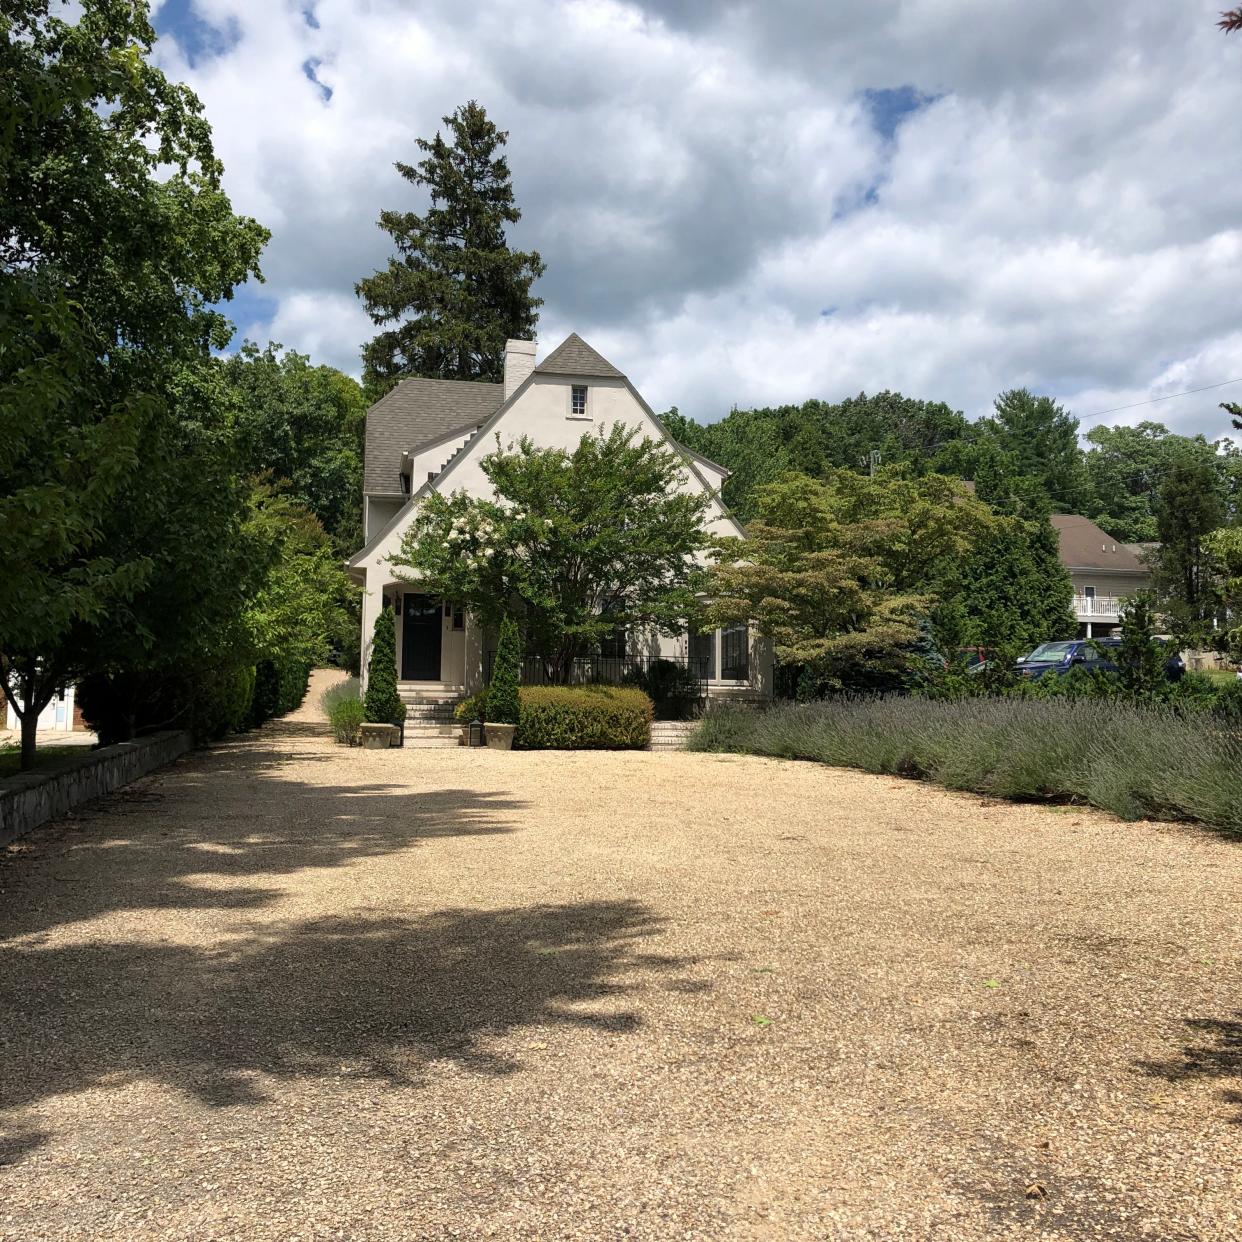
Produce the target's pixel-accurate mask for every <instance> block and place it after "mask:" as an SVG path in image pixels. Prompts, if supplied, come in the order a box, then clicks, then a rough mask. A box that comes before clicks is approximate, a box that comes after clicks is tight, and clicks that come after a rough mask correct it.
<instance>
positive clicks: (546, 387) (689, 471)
mask: <svg viewBox="0 0 1242 1242" xmlns="http://www.w3.org/2000/svg"><path fill="white" fill-rule="evenodd" d="M617 423H620V424H622V425H624V426H625V427H627V428H636V429H637V430H638V432H639V434H640V435H642V436H645V437H648V438H650V439H652V440H655V441H657V442H662V443H664V444H666V445H667V446H668V447H669V448H671V449H672V450H673V451H675V452H677V453H678V454H679V455H680V456H681V457H682V459H683V460H684V462H685V465H686V469H685V471H684V477H683V483H682V484H681V486H683V487H684V488H686V489H687V490H689V491H691V492H693V493H696V494H701V495H705V496H707V497H709V508H708V513H707V519H706V523H705V526H706V529H707V530H708V532H709V533H711V534H720V535H739V536H740V535H742V534H743V533H744V532H743V531H742V528H741V527H740V526H739V525H738V523H737V522H736V521H735V520H734V519H733V518H732V517H731V516H730V515H729V513H728V512H727V511H726V509H725V508H724V506H723V505H722V504H721V502H720V499H719V496H718V492H719V488H720V485H721V484H722V483H723V482H724V480H725V478H726V477H727V476H728V471H726V470H725V469H724V468H723V467H721V466H718V465H716V464H715V463H713V462H710V461H708V460H706V459H705V458H703V457H700V456H699V455H698V454H696V453H693V452H691V451H690V450H689V449H687V448H685V447H684V446H682V445H680V444H678V443H677V442H676V441H674V440H673V439H672V438H671V437H670V436H669V434H668V432H667V431H666V430H665V429H664V427H663V426H662V425H661V423H660V420H659V419H658V418H657V417H656V415H655V414H654V413H653V412H652V410H651V407H650V406H649V405H648V404H647V403H646V401H644V400H643V398H642V397H641V396H640V395H639V393H638V391H637V390H636V389H635V388H634V386H633V385H632V384H631V383H630V381H629V380H628V379H627V378H626V377H625V376H624V375H623V374H622V373H621V372H620V371H619V370H617V368H616V367H614V366H613V365H612V364H611V363H610V362H608V361H607V360H606V359H604V358H602V357H601V356H600V355H599V354H598V353H596V352H595V350H594V349H592V348H591V347H590V346H589V345H588V344H587V343H586V342H585V341H583V340H582V339H581V338H580V337H579V336H577V335H576V334H575V335H571V336H570V337H568V338H567V339H566V340H565V341H563V342H562V343H561V344H560V345H559V346H558V347H557V348H556V349H554V350H553V351H552V352H551V353H550V354H549V355H548V356H547V357H546V358H544V359H543V361H542V362H538V363H537V362H536V348H535V343H534V342H533V341H509V342H508V343H507V345H506V347H505V365H504V383H503V384H489V383H471V382H462V381H449V380H431V379H407V380H403V381H401V382H400V383H399V384H398V385H397V386H396V387H395V388H394V389H393V390H392V391H391V392H390V393H388V395H387V396H385V397H384V398H383V399H382V400H380V401H378V402H376V404H375V405H374V406H372V407H371V409H370V410H369V411H368V412H367V420H366V445H365V457H364V472H363V493H364V496H363V535H364V539H365V540H366V542H365V545H364V546H363V547H362V549H361V550H360V551H359V552H358V553H357V554H356V555H355V556H353V557H352V558H351V559H350V561H349V562H348V569H349V572H350V575H351V576H352V577H353V578H354V580H355V581H357V582H359V583H360V584H361V585H362V587H363V590H364V595H363V606H362V642H363V665H362V666H363V671H364V674H365V670H366V667H367V659H368V655H369V650H368V649H369V645H370V639H371V635H372V633H373V631H374V628H375V620H376V618H377V617H378V616H379V613H380V610H381V609H383V608H391V609H393V610H394V612H395V614H396V626H397V663H398V680H399V683H400V686H401V690H402V697H403V698H405V699H406V701H407V702H409V703H416V702H420V701H422V702H445V701H448V700H451V699H455V698H460V697H462V696H464V695H466V694H470V693H473V692H474V691H475V690H477V689H480V688H481V687H482V686H483V685H485V684H486V681H487V678H488V677H489V676H490V666H491V654H492V650H493V648H494V646H495V635H494V634H490V633H488V632H486V631H485V630H484V629H483V628H482V627H480V626H478V625H476V624H475V622H474V619H473V618H472V617H471V616H470V614H469V613H467V612H465V611H464V610H463V609H462V608H460V607H459V606H458V605H457V604H456V603H455V602H454V601H453V600H442V599H437V598H434V597H432V596H431V595H429V594H427V593H426V592H424V591H421V590H420V589H419V587H418V584H417V583H416V582H407V581H403V580H402V579H401V577H400V576H398V573H397V571H396V567H395V566H394V565H393V564H392V558H393V556H394V555H395V554H396V553H398V552H399V550H400V547H401V541H402V538H403V537H404V535H405V533H406V531H407V530H408V528H409V526H410V522H411V520H412V518H413V515H414V514H415V513H416V512H417V509H418V506H419V504H420V502H421V501H422V500H423V498H424V497H426V496H428V495H430V494H432V493H436V492H438V493H441V494H444V495H451V494H452V493H454V492H457V491H465V492H466V493H467V494H470V495H475V496H479V497H490V496H491V495H492V494H493V493H492V488H491V484H490V483H489V482H488V480H487V477H486V476H485V475H484V473H483V470H482V466H481V462H482V459H483V458H484V457H486V456H487V454H488V453H489V452H493V451H495V448H496V441H497V437H499V440H500V443H501V445H502V446H505V447H507V446H508V445H510V444H516V442H517V441H518V440H520V439H521V438H522V437H523V436H525V437H528V438H529V439H530V440H531V441H532V442H533V443H534V444H535V445H536V446H539V447H547V448H563V449H573V448H576V447H577V445H578V443H579V442H580V441H581V439H582V437H583V435H585V434H588V433H593V432H595V431H596V430H600V429H602V430H604V431H605V432H606V431H607V430H608V429H609V428H611V427H612V426H613V425H614V424H617ZM657 658H662V659H670V660H673V661H675V662H678V663H681V664H684V665H685V666H686V667H687V668H688V669H691V670H692V671H693V672H694V673H695V675H696V676H698V677H699V678H700V679H701V682H702V686H703V693H704V695H705V696H706V697H709V698H710V697H716V698H722V697H743V698H760V697H767V696H769V695H770V693H771V683H772V658H771V654H770V652H769V650H768V645H767V644H766V643H765V642H763V641H760V640H758V639H757V638H756V637H755V636H753V635H751V634H750V633H749V632H748V631H747V629H746V628H745V627H736V628H732V629H728V630H723V631H722V630H715V631H711V632H708V633H696V634H683V635H680V636H677V637H668V636H662V635H658V634H653V633H629V634H618V636H617V638H616V639H615V640H614V641H613V642H612V643H609V644H606V645H605V649H604V650H601V651H599V652H596V653H592V654H590V655H587V656H584V657H583V658H582V659H581V660H579V661H578V663H577V666H576V667H575V669H574V674H573V677H574V680H576V681H594V680H599V681H616V680H619V679H620V677H621V676H623V675H624V674H625V672H626V671H627V670H629V669H632V668H635V667H641V666H642V665H643V664H644V662H650V661H651V660H654V659H657ZM531 665H532V661H530V660H528V661H527V662H526V667H525V668H524V671H523V675H524V677H526V678H527V679H528V680H535V679H537V678H538V676H539V672H538V668H537V667H536V668H533V669H532V667H531Z"/></svg>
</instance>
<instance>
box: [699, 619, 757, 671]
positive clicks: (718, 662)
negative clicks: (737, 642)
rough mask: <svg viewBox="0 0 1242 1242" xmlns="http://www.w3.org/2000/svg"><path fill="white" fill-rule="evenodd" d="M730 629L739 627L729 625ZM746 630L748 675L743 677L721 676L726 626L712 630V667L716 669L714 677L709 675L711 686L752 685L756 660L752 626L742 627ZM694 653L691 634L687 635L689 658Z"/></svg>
mask: <svg viewBox="0 0 1242 1242" xmlns="http://www.w3.org/2000/svg"><path fill="white" fill-rule="evenodd" d="M728 628H729V629H731V630H732V629H737V628H738V627H737V626H733V625H731V626H729V627H728ZM741 628H743V629H745V631H746V669H747V674H748V675H747V676H746V677H744V678H742V677H721V676H720V672H721V670H722V669H723V668H724V659H723V656H724V630H725V627H724V626H720V625H718V626H716V628H715V629H714V630H712V661H711V663H712V667H713V668H714V669H715V671H716V675H715V676H714V677H708V679H707V684H708V685H710V686H749V685H750V676H749V673H750V667H751V664H752V662H753V660H754V651H753V644H752V643H751V635H750V626H749V625H747V626H743V627H741ZM692 654H693V652H692V649H691V642H690V636H689V635H687V636H686V656H687V658H689V657H690V656H691V655H692Z"/></svg>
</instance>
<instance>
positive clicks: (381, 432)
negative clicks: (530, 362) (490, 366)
mask: <svg viewBox="0 0 1242 1242" xmlns="http://www.w3.org/2000/svg"><path fill="white" fill-rule="evenodd" d="M504 393H505V390H504V385H503V384H484V383H477V382H472V381H469V380H437V379H404V380H402V381H401V382H400V383H399V384H398V385H397V386H396V388H394V389H393V390H392V391H391V392H390V393H388V395H387V396H385V397H382V398H380V400H379V401H377V402H376V403H375V404H374V405H373V406H372V407H371V408H370V409H369V410H368V411H367V434H366V449H365V452H364V455H363V463H364V465H363V476H362V490H363V491H364V492H365V493H366V494H368V495H371V496H375V495H390V496H392V495H399V494H400V493H401V454H402V453H407V452H415V451H417V450H418V449H419V448H421V447H422V446H423V445H425V444H431V443H434V442H435V441H436V440H442V439H445V438H446V437H448V436H450V435H451V434H453V433H455V432H456V433H459V434H461V435H465V434H466V433H467V432H469V431H471V430H473V429H474V428H475V427H478V426H479V425H480V424H482V423H485V422H486V421H487V420H488V419H489V418H490V417H491V416H492V415H493V414H494V413H495V412H496V411H497V410H498V409H499V408H500V405H501V402H502V401H503V400H504Z"/></svg>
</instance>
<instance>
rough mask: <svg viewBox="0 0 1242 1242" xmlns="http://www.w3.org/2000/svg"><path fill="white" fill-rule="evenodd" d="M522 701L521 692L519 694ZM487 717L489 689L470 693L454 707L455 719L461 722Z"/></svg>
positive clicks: (465, 722)
mask: <svg viewBox="0 0 1242 1242" xmlns="http://www.w3.org/2000/svg"><path fill="white" fill-rule="evenodd" d="M519 702H520V694H519ZM486 717H487V691H486V690H479V691H477V692H476V693H475V694H471V695H468V696H467V697H466V698H464V699H462V701H461V702H460V703H458V704H457V706H456V707H455V708H453V719H454V720H456V721H457V722H458V723H459V724H469V723H470V722H471V721H472V720H484V719H486Z"/></svg>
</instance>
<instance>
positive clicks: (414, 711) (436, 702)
mask: <svg viewBox="0 0 1242 1242" xmlns="http://www.w3.org/2000/svg"><path fill="white" fill-rule="evenodd" d="M397 693H398V694H399V695H400V696H401V701H402V702H403V703H404V704H405V744H406V746H408V747H410V748H411V749H415V750H439V749H447V748H448V747H450V746H456V745H457V744H458V740H459V739H460V737H461V725H459V724H458V723H457V721H456V719H455V718H454V716H453V710H454V709H455V708H456V706H457V704H458V703H460V702H461V700H462V699H463V698H464V697H465V691H464V690H463V689H462V687H461V686H443V685H439V684H434V683H433V684H430V685H429V684H426V683H421V682H398V683H397Z"/></svg>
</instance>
